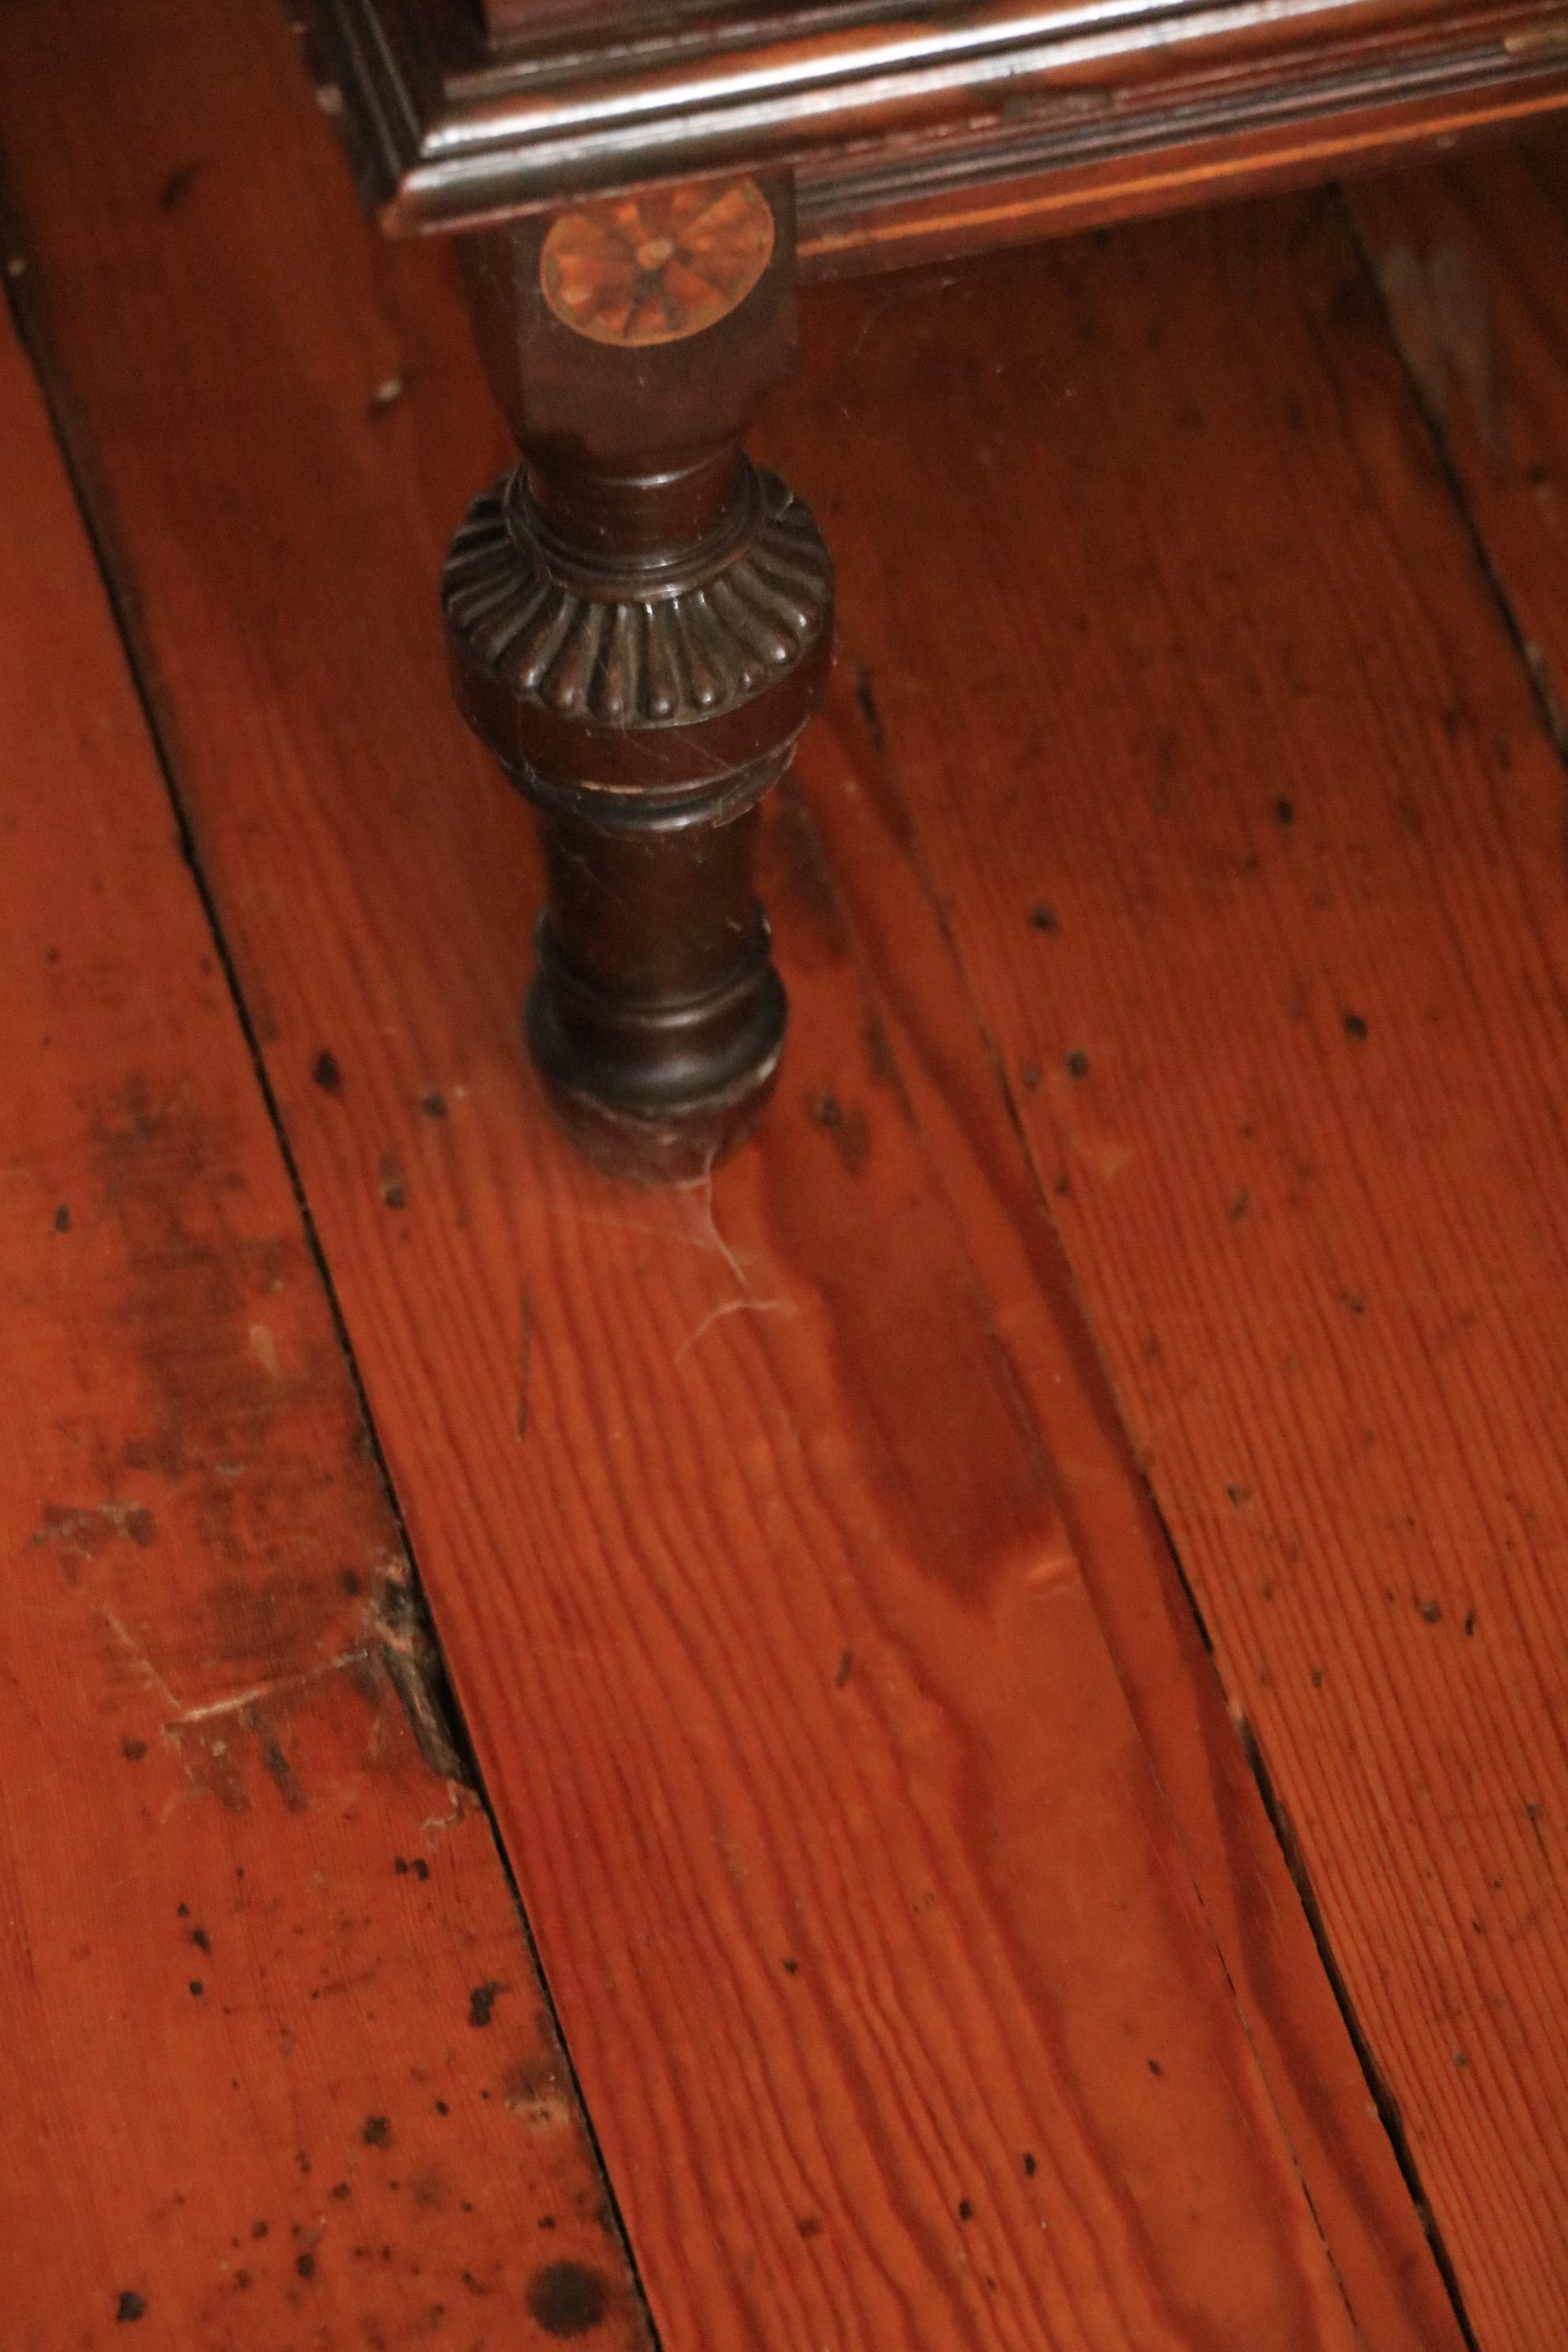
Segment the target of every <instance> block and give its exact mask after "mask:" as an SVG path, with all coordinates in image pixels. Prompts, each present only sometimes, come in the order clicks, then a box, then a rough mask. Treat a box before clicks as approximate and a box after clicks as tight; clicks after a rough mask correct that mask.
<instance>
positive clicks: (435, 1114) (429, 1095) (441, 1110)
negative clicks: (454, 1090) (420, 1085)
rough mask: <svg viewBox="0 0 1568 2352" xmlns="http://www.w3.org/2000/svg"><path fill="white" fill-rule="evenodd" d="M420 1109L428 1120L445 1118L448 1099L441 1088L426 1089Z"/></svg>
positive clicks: (421, 1099) (420, 1098) (421, 1098)
mask: <svg viewBox="0 0 1568 2352" xmlns="http://www.w3.org/2000/svg"><path fill="white" fill-rule="evenodd" d="M419 1108H420V1109H421V1110H422V1111H423V1112H424V1114H425V1116H426V1118H446V1116H447V1097H446V1096H445V1095H444V1094H443V1093H442V1092H441V1090H440V1088H439V1087H426V1089H425V1091H424V1093H423V1094H422V1095H421V1096H420V1097H419Z"/></svg>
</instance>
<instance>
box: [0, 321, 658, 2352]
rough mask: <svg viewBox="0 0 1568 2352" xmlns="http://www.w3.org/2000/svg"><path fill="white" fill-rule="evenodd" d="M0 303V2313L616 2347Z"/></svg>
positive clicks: (480, 1857)
mask: <svg viewBox="0 0 1568 2352" xmlns="http://www.w3.org/2000/svg"><path fill="white" fill-rule="evenodd" d="M0 328H3V329H4V331H3V332H0V499H3V500H4V504H5V513H6V517H7V529H6V531H5V536H4V540H3V541H0V747H3V752H4V772H5V784H4V788H3V792H0V827H3V831H4V837H5V920H4V923H3V924H0V1053H3V1054H4V1058H5V1069H6V1072H7V1076H8V1089H9V1103H8V1116H7V1119H6V1126H5V1143H4V1148H3V1153H0V1167H3V1173H0V1197H3V1199H4V1202H5V1213H4V1217H3V1219H0V1301H3V1310H0V1311H3V1317H4V1330H5V1363H6V1367H7V1396H8V1402H7V1410H6V1415H5V1446H4V1448H3V1450H0V1528H3V1531H4V1532H3V1543H4V1558H5V1593H6V1601H5V1627H6V1638H5V1673H4V1675H0V1759H3V1766H0V1790H3V1795H0V2015H3V2018H4V2027H3V2035H4V2045H5V2083H6V2095H5V2123H4V2126H3V2127H0V2207H3V2209H4V2211H5V2219H6V2234H7V2239H8V2243H9V2252H8V2253H7V2256H6V2260H5V2284H4V2288H3V2291H0V2297H3V2303H4V2318H3V2319H0V2338H3V2340H4V2342H5V2345H6V2347H7V2352H62V2347H67V2346H71V2347H76V2346H81V2347H107V2346H108V2345H110V2343H116V2344H118V2343H122V2342H124V2343H134V2344H137V2345H142V2344H145V2345H148V2346H156V2347H168V2348H169V2352H195V2347H239V2346H247V2347H248V2346H261V2345H266V2346H267V2347H269V2352H273V2347H282V2346H284V2345H297V2346H300V2347H304V2346H305V2345H307V2344H308V2345H311V2346H316V2345H331V2346H334V2347H335V2346H338V2345H345V2344H348V2343H351V2342H353V2343H354V2344H366V2345H376V2346H380V2347H385V2352H393V2347H405V2346H410V2347H411V2346H414V2345H426V2344H428V2343H430V2342H432V2341H441V2340H444V2338H443V2334H442V2331H443V2329H445V2331H446V2337H445V2340H452V2341H456V2340H458V2329H459V2326H461V2327H462V2329H463V2335H462V2340H463V2341H464V2342H465V2344H469V2343H474V2342H483V2343H488V2344H492V2345H499V2344H500V2343H502V2342H504V2343H505V2344H506V2345H507V2346H509V2347H510V2346H522V2345H529V2346H537V2345H542V2344H549V2343H551V2342H552V2341H553V2340H554V2339H555V2336H557V2335H558V2334H559V2332H560V2330H559V2328H558V2327H557V2326H554V2325H552V2323H553V2322H554V2321H557V2320H559V2318H560V2317H561V2316H562V2315H563V2313H566V2312H568V2311H570V2310H576V2311H579V2312H581V2311H585V2310H586V2309H588V2308H589V2307H590V2306H592V2307H594V2308H595V2309H597V2310H598V2311H599V2313H600V2315H601V2322H600V2324H601V2328H602V2334H603V2337H605V2338H607V2339H608V2340H609V2341H611V2342H613V2343H615V2344H616V2345H617V2346H619V2347H632V2346H635V2345H637V2344H640V2343H641V2342H643V2341H644V2340H645V2339H644V2331H643V2326H642V2322H641V2318H640V2306H639V2305H638V2304H637V2298H636V2294H635V2290H634V2288H633V2286H632V2283H631V2280H630V2277H629V2274H628V2273H627V2269H626V2262H625V2258H624V2255H623V2253H622V2251H621V2248H620V2245H619V2242H618V2241H617V2239H616V2237H615V2235H614V2233H613V2229H612V2231H611V2234H610V2235H608V2236H606V2231H605V2220H604V2218H603V2214H604V2198H605V2189H604V2184H603V2180H602V2179H601V2176H600V2175H599V2173H598V2171H597V2169H596V2168H595V2164H594V2161H593V2158H592V2157H591V2154H590V2152H589V2148H588V2146H587V2142H586V2138H585V2136H584V2127H583V2123H582V2118H581V2115H580V2112H579V2110H578V2109H577V2106H576V2104H575V2100H574V2095H573V2091H572V2086H571V2082H570V2077H569V2074H568V2072H567V2069H566V2065H565V2063H564V2060H563V2056H562V2054H561V2052H560V2050H559V2048H558V2046H557V2044H556V2042H555V2041H554V2038H553V2034H552V2028H551V2025H550V2021H549V2018H548V2013H547V2011H545V2009H544V2005H543V2000H542V1993H541V1989H540V1986H539V1981H538V1978H537V1975H536V1972H535V1970H534V1967H533V1963H532V1959H531V1954H530V1951H529V1948H528V1944H527V1941H526V1939H525V1937H524V1936H523V1933H522V1930H521V1925H520V1923H519V1920H518V1917H517V1914H516V1910H515V1907H514V1905H513V1902H512V1898H511V1894H510V1888H509V1885H508V1883H507V1877H506V1873H505V1870H504V1868H503V1866H502V1864H501V1861H500V1855H499V1854H498V1853H497V1851H496V1848H495V1844H494V1842H493V1839H492V1836H491V1832H490V1829H489V1822H487V1820H486V1818H485V1816H484V1813H483V1811H481V1809H480V1807H479V1803H478V1801H477V1800H476V1798H475V1796H474V1795H473V1792H472V1790H471V1789H469V1787H468V1785H467V1780H466V1773H465V1769H464V1767H463V1765H462V1762H461V1759H460V1758H459V1757H458V1755H457V1754H456V1753H455V1752H454V1751H453V1749H452V1747H451V1742H450V1738H449V1734H448V1729H447V1721H446V1718H445V1716H444V1712H443V1704H442V1700H441V1696H440V1691H439V1686H438V1683H437V1681H436V1680H435V1679H434V1678H433V1676H432V1675H431V1672H430V1668H429V1665H428V1663H427V1662H423V1661H422V1649H421V1643H420V1637H419V1630H418V1621H417V1619H416V1616H415V1615H414V1614H412V1613H411V1606H410V1601H409V1598H408V1589H407V1570H406V1561H405V1555H404V1551H403V1547H402V1542H401V1538H400V1536H399V1531H398V1528H397V1524H396V1521H395V1517H394V1516H393V1514H392V1511H391V1510H390V1508H389V1507H388V1504H387V1501H386V1497H385V1496H384V1492H383V1489H382V1486H381V1482H380V1477H379V1475H378V1472H377V1469H376V1465H375V1463H374V1459H373V1458H372V1454H371V1451H370V1449H369V1446H368V1444H367V1433H366V1429H365V1425H364V1423H363V1419H362V1416H361V1412H360V1409H359V1403H358V1400H357V1397H356V1394H355V1391H354V1387H353V1381H352V1378H351V1376H350V1371H349V1368H348V1365H347V1363H346V1361H345V1359H344V1357H343V1354H342V1349H341V1346H340V1344H339V1340H338V1337H337V1333H336V1331H335V1329H334V1327H333V1320H332V1315H331V1307H330V1305H329V1302H328V1299H327V1297H326V1295H325V1292H324V1290H323V1287H322V1284H321V1278H320V1276H319V1273H318V1269H317V1266H316V1265H315V1262H314V1260H313V1258H312V1255H311V1252H310V1247H309V1246H308V1243H307V1238H306V1235H305V1234H304V1232H303V1231H302V1229H301V1226H300V1216H299V1213H298V1208H297V1205H296V1202H295V1200H294V1196H293V1193H292V1191H291V1188H290V1184H289V1174H288V1171H287V1169H286V1167H285V1165H284V1161H283V1160H282V1157H281V1155H280V1153H279V1148H278V1141H277V1138H276V1136H275V1135H274V1132H273V1130H272V1128H271V1126H270V1124H269V1122H268V1117H267V1111H266V1107H265V1104H264V1101H263V1098H262V1096H261V1093H260V1090H259V1088H258V1085H257V1082H256V1076H255V1073H254V1070H253V1068H252V1066H251V1062H250V1057H249V1055H248V1053H247V1049H246V1045H245V1041H244V1038H243V1036H242V1034H241V1030H240V1025H239V1023H238V1020H237V1017H236V1013H235V1009H234V1006H233V1004H232V1003H231V1001H230V998H229V993H228V989H227V985H226V976H225V972H224V969H223V965H222V963H221V961H220V959H219V956H218V953H217V950H216V944H215V942H214V940H213V939H212V937H211V934H210V932H209V929H208V927H207V924H206V921H205V917H204V914H203V911H202V908H201V904H200V901H199V899H198V897H197V893H196V889H195V886H194V884H193V881H192V878H191V876H190V873H189V870H188V868H187V867H186V866H185V864H184V859H183V857H182V856H181V851H180V845H179V842H178V840H177V838H176V835H175V833H174V827H173V824H172V823H171V815H170V810H169V804H168V800H167V796H166V793H165V790H164V786H163V780H162V778H161V776H160V775H159V772H158V768H157V762H156V758H155V755H154V752H153V747H152V745H151V744H150V742H149V741H148V740H147V736H146V732H145V729H144V724H143V719H142V708H141V705H140V702H139V700H138V697H137V693H136V689H135V687H134V686H133V684H132V679H131V677H129V675H128V674H127V672H126V670H125V667H124V665H123V660H122V657H121V649H120V646H119V645H118V643H117V641H116V636H115V632H114V628H113V625H112V622H111V619H110V612H109V608H108V605H107V604H106V602H105V599H104V596H103V593H102V589H101V586H100V581H99V579H98V576H97V572H96V569H95V566H94V562H93V559H92V554H91V551H90V550H89V545H88V542H87V540H86V537H85V534H84V532H83V530H82V528H81V525H80V521H79V518H78V515H77V513H76V510H75V507H74V504H73V501H72V497H71V491H70V487H69V484H68V480H67V478H66V476H65V473H64V470H63V467H61V465H60V462H59V459H58V453H57V452H56V450H55V448H54V446H53V442H52V439H51V436H50V434H49V430H48V426H47V421H46V418H45V415H44V411H43V407H42V404H41V402H40V401H39V398H38V395H37V388H36V386H35V385H34V383H33V382H32V380H31V377H30V374H29V372H28V370H27V368H26V363H25V362H24V361H23V359H22V357H21V354H20V352H18V350H17V347H16V343H15V341H14V340H13V339H12V337H11V335H10V331H9V327H8V325H7V324H6V323H5V321H3V320H0ZM62 646H64V647H68V649H69V658H68V660H64V661H62V660H61V658H60V651H61V648H62ZM481 2029H482V2030H481ZM125 2331H129V2332H128V2333H127V2332H125Z"/></svg>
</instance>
